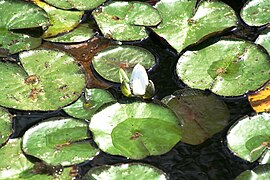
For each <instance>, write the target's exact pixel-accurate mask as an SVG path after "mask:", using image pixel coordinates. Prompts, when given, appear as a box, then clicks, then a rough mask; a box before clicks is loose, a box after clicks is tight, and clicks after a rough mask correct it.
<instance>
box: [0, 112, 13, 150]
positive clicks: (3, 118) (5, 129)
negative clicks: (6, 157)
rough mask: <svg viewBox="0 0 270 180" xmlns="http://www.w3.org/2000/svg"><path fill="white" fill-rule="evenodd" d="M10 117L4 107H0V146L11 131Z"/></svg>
mask: <svg viewBox="0 0 270 180" xmlns="http://www.w3.org/2000/svg"><path fill="white" fill-rule="evenodd" d="M11 123H12V117H11V114H10V113H9V112H8V111H7V110H6V109H4V108H1V107H0V147H1V145H2V144H3V143H5V142H6V141H7V139H8V137H9V136H10V135H11V133H12V124H11Z"/></svg>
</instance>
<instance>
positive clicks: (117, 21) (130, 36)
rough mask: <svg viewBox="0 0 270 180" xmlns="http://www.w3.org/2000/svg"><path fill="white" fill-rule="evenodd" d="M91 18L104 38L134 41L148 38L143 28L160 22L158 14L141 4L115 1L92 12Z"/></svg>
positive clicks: (148, 6) (150, 7)
mask: <svg viewBox="0 0 270 180" xmlns="http://www.w3.org/2000/svg"><path fill="white" fill-rule="evenodd" d="M92 14H93V16H94V18H95V20H96V22H97V24H98V26H99V28H100V30H101V32H102V33H103V35H104V36H105V37H106V38H112V39H114V40H118V41H134V40H140V39H144V38H146V37H148V34H147V33H146V31H145V27H144V26H156V25H157V24H158V23H160V22H161V17H160V15H159V12H158V11H157V10H156V9H154V8H153V7H152V6H150V5H149V4H146V3H143V2H125V1H116V2H112V3H110V4H108V5H105V6H102V7H100V8H98V9H96V10H95V11H93V13H92Z"/></svg>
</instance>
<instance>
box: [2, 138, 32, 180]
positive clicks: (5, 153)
mask: <svg viewBox="0 0 270 180" xmlns="http://www.w3.org/2000/svg"><path fill="white" fill-rule="evenodd" d="M0 158H1V161H0V179H9V178H18V177H19V175H20V174H21V173H22V172H24V171H26V170H28V169H30V168H32V167H33V166H34V164H32V163H31V162H30V161H28V160H27V159H26V157H25V156H24V154H23V152H22V151H21V139H9V141H8V143H7V144H6V145H5V146H3V147H2V148H1V149H0Z"/></svg>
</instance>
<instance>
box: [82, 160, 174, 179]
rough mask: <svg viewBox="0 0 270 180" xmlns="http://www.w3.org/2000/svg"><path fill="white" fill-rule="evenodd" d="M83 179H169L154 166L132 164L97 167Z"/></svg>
mask: <svg viewBox="0 0 270 180" xmlns="http://www.w3.org/2000/svg"><path fill="white" fill-rule="evenodd" d="M82 179H83V180H87V179H99V180H101V179H110V180H117V179H125V180H134V179H140V180H166V179H169V178H168V177H167V175H166V174H165V173H164V172H162V171H161V170H159V169H157V168H156V167H154V166H151V165H148V164H141V163H130V164H116V165H111V166H108V165H107V166H99V167H95V168H92V169H90V170H89V171H88V172H87V174H86V175H85V176H84V177H83V178H82Z"/></svg>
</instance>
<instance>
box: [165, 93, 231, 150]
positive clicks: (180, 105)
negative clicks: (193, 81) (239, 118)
mask: <svg viewBox="0 0 270 180" xmlns="http://www.w3.org/2000/svg"><path fill="white" fill-rule="evenodd" d="M162 102H164V103H165V104H167V105H168V106H169V107H170V108H171V109H172V110H173V111H174V112H175V114H176V115H177V116H178V118H179V119H182V120H183V135H182V140H181V141H182V142H185V143H188V144H192V145H197V144H201V143H203V142H204V141H205V140H207V139H208V138H210V137H212V136H213V135H214V134H215V133H217V132H219V131H221V130H222V129H223V128H224V127H225V126H226V125H227V123H228V121H229V119H230V112H229V110H228V108H227V106H226V104H225V103H224V102H223V101H221V100H219V99H218V98H217V97H216V96H215V95H214V94H210V95H206V94H205V93H204V92H203V91H200V90H194V89H184V90H179V91H176V92H174V93H173V95H170V96H166V97H165V98H163V99H162Z"/></svg>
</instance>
